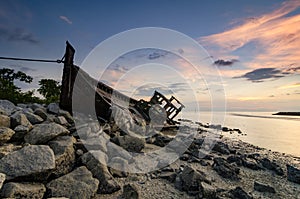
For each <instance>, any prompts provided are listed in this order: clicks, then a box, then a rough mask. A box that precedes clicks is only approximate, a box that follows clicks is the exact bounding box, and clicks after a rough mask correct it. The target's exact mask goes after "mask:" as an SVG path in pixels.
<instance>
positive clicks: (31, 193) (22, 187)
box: [1, 182, 46, 199]
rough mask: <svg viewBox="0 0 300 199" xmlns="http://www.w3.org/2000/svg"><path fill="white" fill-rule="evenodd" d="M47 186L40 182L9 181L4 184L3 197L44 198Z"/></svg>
mask: <svg viewBox="0 0 300 199" xmlns="http://www.w3.org/2000/svg"><path fill="white" fill-rule="evenodd" d="M45 191H46V188H45V186H44V185H43V184H39V183H16V182H9V183H6V184H5V185H4V186H3V189H2V192H1V196H2V197H3V198H41V199H42V198H43V196H44V193H45Z"/></svg>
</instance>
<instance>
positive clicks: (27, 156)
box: [0, 145, 55, 180]
mask: <svg viewBox="0 0 300 199" xmlns="http://www.w3.org/2000/svg"><path fill="white" fill-rule="evenodd" d="M54 168H55V157H54V153H53V151H52V150H51V149H50V147H49V146H45V145H32V146H25V147H24V148H22V149H20V150H18V151H15V152H12V153H9V154H7V155H6V156H4V157H3V158H2V159H0V172H2V173H5V174H6V179H7V180H12V179H17V178H21V177H22V179H23V180H24V179H27V178H28V179H35V180H42V179H46V178H47V177H48V175H47V174H49V171H50V170H52V169H54Z"/></svg>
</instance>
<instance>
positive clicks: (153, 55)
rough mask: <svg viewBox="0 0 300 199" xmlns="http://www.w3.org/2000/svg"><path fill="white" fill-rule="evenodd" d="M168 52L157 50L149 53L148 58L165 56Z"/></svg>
mask: <svg viewBox="0 0 300 199" xmlns="http://www.w3.org/2000/svg"><path fill="white" fill-rule="evenodd" d="M167 54H168V52H166V51H156V52H153V53H151V54H149V55H148V59H150V60H152V59H158V58H160V57H164V56H166V55H167Z"/></svg>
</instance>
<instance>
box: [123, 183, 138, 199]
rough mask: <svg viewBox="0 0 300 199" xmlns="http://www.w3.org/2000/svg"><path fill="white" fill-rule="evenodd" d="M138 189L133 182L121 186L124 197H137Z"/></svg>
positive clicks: (133, 198)
mask: <svg viewBox="0 0 300 199" xmlns="http://www.w3.org/2000/svg"><path fill="white" fill-rule="evenodd" d="M139 195H140V194H139V191H138V188H137V186H136V185H135V184H126V185H124V186H123V194H122V197H123V198H124V199H138V198H139Z"/></svg>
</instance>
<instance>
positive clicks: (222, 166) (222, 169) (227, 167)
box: [213, 158, 240, 180]
mask: <svg viewBox="0 0 300 199" xmlns="http://www.w3.org/2000/svg"><path fill="white" fill-rule="evenodd" d="M213 169H214V170H215V171H216V172H217V173H218V174H219V175H220V176H222V177H223V178H227V179H231V180H238V179H239V177H238V174H239V171H240V170H239V168H237V167H236V166H234V165H231V164H229V163H228V162H227V161H226V160H225V159H223V158H214V164H213Z"/></svg>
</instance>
